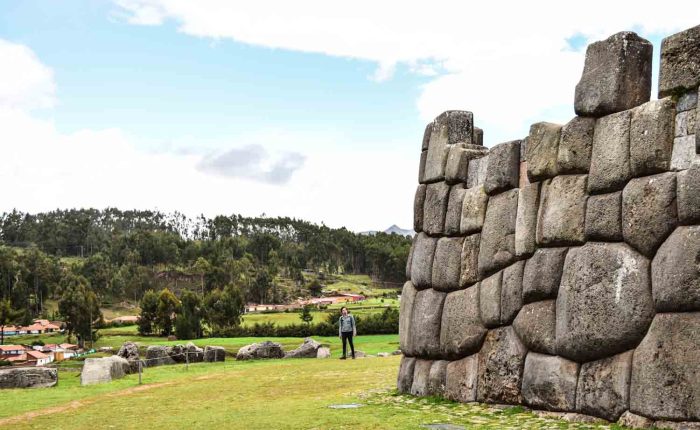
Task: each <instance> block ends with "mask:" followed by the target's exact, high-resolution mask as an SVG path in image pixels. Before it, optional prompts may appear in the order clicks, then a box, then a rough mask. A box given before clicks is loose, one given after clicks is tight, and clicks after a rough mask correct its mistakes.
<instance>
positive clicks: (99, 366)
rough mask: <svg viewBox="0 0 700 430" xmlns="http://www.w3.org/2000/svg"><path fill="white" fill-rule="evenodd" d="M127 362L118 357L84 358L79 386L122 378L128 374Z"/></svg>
mask: <svg viewBox="0 0 700 430" xmlns="http://www.w3.org/2000/svg"><path fill="white" fill-rule="evenodd" d="M129 368H130V366H129V362H128V361H127V360H126V359H125V358H122V357H120V356H118V355H113V356H111V357H102V358H86V359H85V362H84V363H83V370H82V372H80V385H92V384H100V383H104V382H111V381H112V380H114V379H120V378H123V377H124V375H126V374H127V373H129Z"/></svg>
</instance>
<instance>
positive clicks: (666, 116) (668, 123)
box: [630, 98, 676, 176]
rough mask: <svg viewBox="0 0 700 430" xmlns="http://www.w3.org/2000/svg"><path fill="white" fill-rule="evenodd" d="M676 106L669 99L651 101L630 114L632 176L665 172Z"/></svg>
mask: <svg viewBox="0 0 700 430" xmlns="http://www.w3.org/2000/svg"><path fill="white" fill-rule="evenodd" d="M675 115H676V105H675V103H674V102H673V100H672V99H671V98H665V99H661V100H653V101H650V102H647V103H644V104H643V105H641V106H639V107H638V108H635V109H634V110H633V111H632V120H631V125H630V170H631V172H632V176H645V175H651V174H654V173H660V172H665V171H667V170H668V168H669V166H670V164H671V154H672V151H673V128H674V117H675Z"/></svg>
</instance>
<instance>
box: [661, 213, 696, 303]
mask: <svg viewBox="0 0 700 430" xmlns="http://www.w3.org/2000/svg"><path fill="white" fill-rule="evenodd" d="M698 256H700V226H696V225H694V226H689V227H678V228H677V229H676V230H675V231H674V232H673V233H672V234H671V236H669V238H668V239H666V241H665V242H664V243H663V245H661V247H660V248H659V250H658V251H657V252H656V256H654V260H653V261H652V262H651V291H652V295H653V297H654V305H655V306H656V311H657V312H686V311H700V266H698Z"/></svg>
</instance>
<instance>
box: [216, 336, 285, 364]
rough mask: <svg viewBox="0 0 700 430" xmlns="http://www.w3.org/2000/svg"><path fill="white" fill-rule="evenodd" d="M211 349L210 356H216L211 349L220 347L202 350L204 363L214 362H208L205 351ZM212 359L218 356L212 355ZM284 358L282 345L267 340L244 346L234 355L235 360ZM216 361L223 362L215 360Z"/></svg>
mask: <svg viewBox="0 0 700 430" xmlns="http://www.w3.org/2000/svg"><path fill="white" fill-rule="evenodd" d="M210 348H211V349H212V352H211V354H216V353H215V352H213V348H221V347H214V346H212V347H209V346H208V347H206V348H204V361H214V360H208V355H207V351H208V350H209V349H210ZM220 354H221V357H223V356H224V354H225V351H224V349H223V348H221V352H220ZM212 357H217V358H218V355H212ZM283 357H284V350H283V349H282V345H280V344H279V343H277V342H271V341H269V340H266V341H264V342H260V343H253V344H251V345H246V346H244V347H243V348H241V349H239V350H238V353H237V354H236V360H258V359H268V358H283ZM217 361H223V359H221V360H217Z"/></svg>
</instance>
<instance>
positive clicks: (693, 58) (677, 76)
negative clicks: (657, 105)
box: [659, 25, 700, 98]
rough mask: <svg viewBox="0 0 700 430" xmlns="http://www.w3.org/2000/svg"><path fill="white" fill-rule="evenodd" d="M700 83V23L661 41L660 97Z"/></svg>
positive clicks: (682, 90)
mask: <svg viewBox="0 0 700 430" xmlns="http://www.w3.org/2000/svg"><path fill="white" fill-rule="evenodd" d="M698 85H700V25H698V26H696V27H692V28H689V29H687V30H685V31H682V32H680V33H676V34H674V35H671V36H668V37H666V38H665V39H664V40H662V41H661V66H660V68H659V98H661V97H666V96H668V95H672V94H679V93H682V92H684V91H686V90H690V89H694V88H697V87H698Z"/></svg>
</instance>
